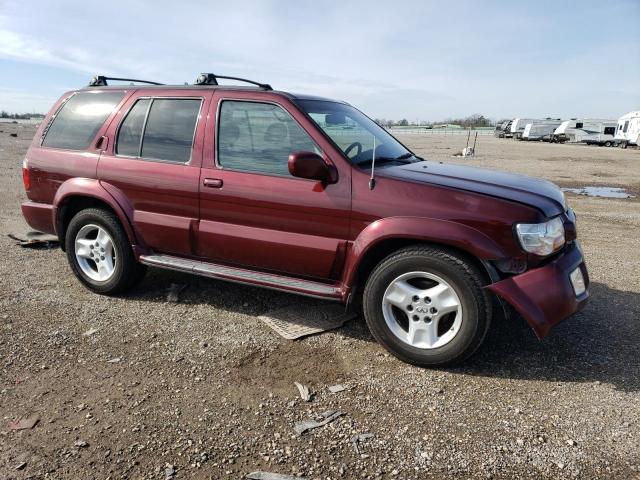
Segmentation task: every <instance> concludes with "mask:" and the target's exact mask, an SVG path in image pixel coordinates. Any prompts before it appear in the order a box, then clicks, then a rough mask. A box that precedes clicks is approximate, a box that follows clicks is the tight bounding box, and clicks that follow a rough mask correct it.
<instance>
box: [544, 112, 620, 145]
mask: <svg viewBox="0 0 640 480" xmlns="http://www.w3.org/2000/svg"><path fill="white" fill-rule="evenodd" d="M616 123H617V122H616V121H615V120H603V119H598V118H574V119H572V120H567V121H566V122H562V123H561V124H560V126H559V127H558V128H556V130H555V131H554V132H553V141H554V142H572V143H579V142H583V143H586V144H589V145H604V146H606V147H610V146H612V145H615V143H616V141H615V138H614V137H615V130H616Z"/></svg>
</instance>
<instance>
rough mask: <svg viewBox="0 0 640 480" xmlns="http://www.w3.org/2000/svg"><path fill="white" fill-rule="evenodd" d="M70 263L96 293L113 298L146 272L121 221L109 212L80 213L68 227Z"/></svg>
mask: <svg viewBox="0 0 640 480" xmlns="http://www.w3.org/2000/svg"><path fill="white" fill-rule="evenodd" d="M65 245H66V246H67V248H66V252H67V260H68V261H69V265H70V266H71V269H72V270H73V273H74V274H75V275H76V277H78V279H79V280H80V282H82V284H83V285H84V286H85V287H87V288H88V289H89V290H92V291H94V292H96V293H101V294H105V295H111V294H115V293H118V292H121V291H123V290H126V289H127V288H129V287H131V286H132V285H134V284H135V283H137V282H139V281H140V280H141V279H142V278H143V277H144V274H145V272H146V267H145V266H144V265H141V264H139V263H138V262H136V260H135V258H134V256H133V251H132V249H131V243H130V242H129V239H128V238H127V235H126V233H125V231H124V229H123V228H122V225H121V224H120V221H119V220H118V218H117V217H116V216H115V215H114V214H113V213H111V212H109V211H107V210H102V209H97V208H89V209H86V210H82V211H80V212H78V213H77V214H76V215H75V216H74V217H73V218H72V219H71V221H70V222H69V225H68V227H67V232H66V237H65Z"/></svg>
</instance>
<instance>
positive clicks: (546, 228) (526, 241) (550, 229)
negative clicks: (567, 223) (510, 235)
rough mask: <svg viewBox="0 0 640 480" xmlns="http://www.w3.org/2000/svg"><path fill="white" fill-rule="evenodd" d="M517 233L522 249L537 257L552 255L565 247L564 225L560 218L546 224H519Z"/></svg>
mask: <svg viewBox="0 0 640 480" xmlns="http://www.w3.org/2000/svg"><path fill="white" fill-rule="evenodd" d="M516 233H517V234H518V240H520V245H522V248H523V249H524V250H525V251H527V252H530V253H535V254H536V255H540V256H546V255H550V254H552V253H553V252H555V251H556V250H558V249H559V248H561V247H562V246H563V245H564V225H563V223H562V219H561V218H560V217H556V218H554V219H553V220H549V221H548V222H545V223H519V224H517V225H516Z"/></svg>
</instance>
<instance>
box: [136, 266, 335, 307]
mask: <svg viewBox="0 0 640 480" xmlns="http://www.w3.org/2000/svg"><path fill="white" fill-rule="evenodd" d="M140 263H143V264H145V265H149V266H151V267H160V268H166V269H169V270H177V271H179V272H187V273H193V274H196V275H202V276H204V277H210V278H216V279H219V280H226V281H229V282H235V283H242V284H245V285H254V286H258V287H264V288H270V289H273V290H280V291H284V292H290V293H297V294H300V295H305V296H309V297H316V298H323V299H327V300H341V299H342V297H343V290H342V289H341V288H340V287H339V286H337V285H330V284H325V283H320V282H314V281H310V280H302V279H299V278H293V277H285V276H282V275H275V274H272V273H265V272H257V271H254V270H245V269H242V268H236V267H228V266H226V265H217V264H213V263H207V262H201V261H198V260H189V259H186V258H179V257H173V256H171V255H140Z"/></svg>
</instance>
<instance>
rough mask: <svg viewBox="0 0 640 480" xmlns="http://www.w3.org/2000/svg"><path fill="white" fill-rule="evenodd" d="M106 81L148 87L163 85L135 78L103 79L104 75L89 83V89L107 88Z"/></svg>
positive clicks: (94, 78) (97, 76)
mask: <svg viewBox="0 0 640 480" xmlns="http://www.w3.org/2000/svg"><path fill="white" fill-rule="evenodd" d="M107 80H119V81H122V82H137V83H148V84H149V85H163V84H162V83H158V82H150V81H149V80H136V79H135V78H117V77H105V76H104V75H96V76H94V77H93V78H92V79H91V80H90V81H89V86H90V87H105V86H107Z"/></svg>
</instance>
